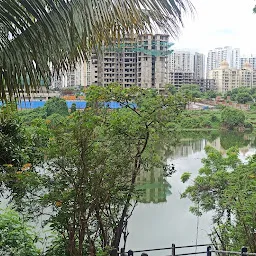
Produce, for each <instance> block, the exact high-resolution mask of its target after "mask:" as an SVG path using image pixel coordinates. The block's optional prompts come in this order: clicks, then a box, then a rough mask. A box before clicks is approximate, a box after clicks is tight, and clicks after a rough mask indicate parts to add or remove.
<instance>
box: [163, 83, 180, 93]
mask: <svg viewBox="0 0 256 256" xmlns="http://www.w3.org/2000/svg"><path fill="white" fill-rule="evenodd" d="M165 87H166V88H167V90H168V91H169V92H170V93H171V94H173V95H174V94H176V93H177V91H178V90H177V88H176V86H174V85H172V84H167V85H166V86H165Z"/></svg>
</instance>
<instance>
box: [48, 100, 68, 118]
mask: <svg viewBox="0 0 256 256" xmlns="http://www.w3.org/2000/svg"><path fill="white" fill-rule="evenodd" d="M44 107H45V111H46V115H47V116H50V115H52V114H60V115H62V116H67V115H68V106H67V103H66V101H65V100H64V99H61V98H57V97H54V98H51V99H49V100H47V101H46V103H45V105H44Z"/></svg>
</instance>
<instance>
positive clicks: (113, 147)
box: [1, 85, 186, 256]
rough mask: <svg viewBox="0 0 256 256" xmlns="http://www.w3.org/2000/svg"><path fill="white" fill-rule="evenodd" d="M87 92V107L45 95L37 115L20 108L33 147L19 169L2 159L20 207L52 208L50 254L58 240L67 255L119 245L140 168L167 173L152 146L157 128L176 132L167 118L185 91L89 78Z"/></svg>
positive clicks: (33, 212) (174, 115)
mask: <svg viewBox="0 0 256 256" xmlns="http://www.w3.org/2000/svg"><path fill="white" fill-rule="evenodd" d="M86 97H87V102H88V107H87V108H86V109H85V110H84V111H75V112H73V113H71V114H70V115H67V113H66V105H65V106H64V104H63V102H62V101H61V100H57V99H52V100H49V101H48V103H47V105H46V106H45V107H43V108H42V109H44V110H42V109H41V110H40V111H39V110H34V111H35V112H36V113H46V115H42V116H41V117H40V116H39V117H37V118H35V119H32V118H31V117H34V116H35V115H34V113H33V111H28V112H27V114H29V118H26V116H25V114H23V113H20V116H21V118H22V120H24V123H23V125H25V126H23V129H24V128H25V129H24V130H25V131H26V136H25V142H24V143H23V144H26V145H27V147H28V148H29V147H32V146H34V145H35V146H36V147H37V150H35V152H34V153H35V154H32V156H33V157H34V158H31V159H27V158H22V160H23V161H25V162H24V163H25V164H24V165H22V166H21V169H16V166H13V165H12V166H8V168H10V169H7V170H6V172H5V173H3V175H2V176H1V179H2V180H1V181H2V182H3V183H2V184H3V185H4V184H7V185H8V181H10V180H11V181H12V184H14V185H15V188H16V190H17V189H18V191H19V193H11V198H13V199H15V207H16V208H17V209H18V210H19V211H21V212H23V213H24V214H26V215H27V216H30V217H32V218H35V217H36V216H40V215H41V214H43V212H44V211H45V210H47V209H51V211H50V212H51V213H50V216H49V219H48V221H47V223H49V224H50V226H51V229H52V231H54V232H55V233H56V234H57V240H56V246H54V245H53V246H52V247H49V248H48V252H47V253H48V254H49V255H54V254H53V253H56V255H58V253H59V252H60V251H63V248H65V250H64V251H65V253H67V255H72V256H73V255H75V256H80V255H84V254H87V255H95V254H96V251H97V250H98V248H101V249H102V251H106V250H108V248H117V247H118V246H119V245H120V241H121V237H122V236H124V238H125V241H126V238H127V235H128V232H127V230H126V227H127V222H128V219H129V217H130V215H131V214H132V211H133V208H132V207H131V202H132V199H133V198H135V197H136V195H137V193H138V190H136V189H135V181H136V178H137V177H138V175H139V173H140V172H141V171H153V169H154V168H155V167H157V168H164V170H165V172H166V174H165V175H168V174H169V175H171V173H172V167H168V166H167V165H166V164H165V162H164V157H165V156H164V155H163V154H162V152H161V151H159V150H157V149H158V147H159V141H160V138H161V136H168V137H172V136H173V137H174V133H172V134H170V135H171V136H170V135H168V129H167V128H168V126H166V124H167V123H168V122H169V121H170V120H172V121H175V120H177V119H178V118H179V116H180V113H181V112H182V111H183V110H184V109H185V105H186V99H185V98H184V97H183V96H181V95H175V96H172V95H168V96H162V95H159V94H157V93H156V92H155V91H151V90H143V89H140V88H138V87H132V88H127V89H123V88H122V87H120V86H118V85H112V86H108V87H106V88H104V87H93V86H92V87H90V89H89V90H87V92H86ZM109 101H116V102H118V103H119V104H120V106H121V108H118V109H112V110H110V109H109V108H108V106H107V105H106V106H105V105H104V104H103V102H109ZM57 104H59V105H58V106H59V107H56V106H57ZM62 109H63V111H62ZM54 111H55V112H54ZM49 114H51V115H49ZM17 120H19V119H17ZM18 134H23V132H22V130H20V131H19V132H18ZM8 136H9V135H8ZM173 139H174V138H171V139H169V140H168V141H167V142H165V143H163V144H162V145H161V146H162V148H163V147H164V146H166V147H168V144H170V143H172V142H173V141H174V140H173ZM38 152H40V153H41V154H39V153H38ZM22 156H24V154H23V155H22ZM33 159H35V160H37V162H35V161H33ZM38 167H40V168H38ZM10 174H11V176H10ZM13 181H14V183H13ZM8 187H11V186H9V185H8ZM11 192H12V191H11ZM48 212H49V211H48Z"/></svg>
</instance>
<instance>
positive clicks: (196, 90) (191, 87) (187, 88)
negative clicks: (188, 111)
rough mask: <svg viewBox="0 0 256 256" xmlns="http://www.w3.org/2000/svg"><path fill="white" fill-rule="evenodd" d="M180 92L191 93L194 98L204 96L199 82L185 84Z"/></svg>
mask: <svg viewBox="0 0 256 256" xmlns="http://www.w3.org/2000/svg"><path fill="white" fill-rule="evenodd" d="M179 92H181V93H182V94H185V95H189V96H191V97H193V98H200V97H202V92H201V91H200V87H199V85H197V84H184V85H182V86H181V87H180V89H179Z"/></svg>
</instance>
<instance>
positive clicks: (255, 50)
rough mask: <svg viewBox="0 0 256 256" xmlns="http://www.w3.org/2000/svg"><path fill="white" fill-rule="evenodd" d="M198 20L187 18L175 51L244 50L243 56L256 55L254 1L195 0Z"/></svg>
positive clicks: (196, 18) (192, 0) (176, 41)
mask: <svg viewBox="0 0 256 256" xmlns="http://www.w3.org/2000/svg"><path fill="white" fill-rule="evenodd" d="M191 2H192V3H193V4H194V6H195V9H196V13H195V17H194V18H192V17H190V16H188V15H187V16H186V17H185V18H184V28H181V32H180V36H179V38H178V39H175V40H173V42H174V43H175V47H174V48H175V49H194V50H197V51H200V52H203V53H205V54H206V53H207V52H208V50H210V49H214V48H216V47H224V46H232V47H233V48H240V49H241V54H242V55H243V54H246V55H247V54H251V53H252V54H256V32H255V25H256V14H253V13H252V9H253V6H254V5H255V1H254V0H191Z"/></svg>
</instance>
